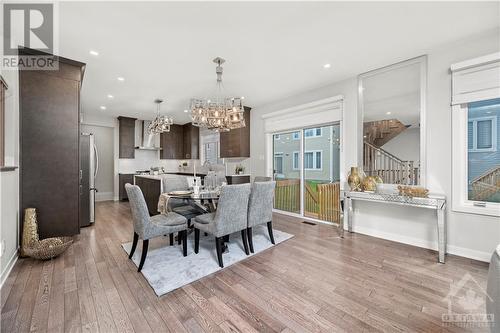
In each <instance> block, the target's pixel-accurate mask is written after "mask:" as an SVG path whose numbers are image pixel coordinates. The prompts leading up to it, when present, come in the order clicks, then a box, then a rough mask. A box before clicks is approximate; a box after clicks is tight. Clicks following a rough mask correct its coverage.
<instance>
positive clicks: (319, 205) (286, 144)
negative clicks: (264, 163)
mask: <svg viewBox="0 0 500 333" xmlns="http://www.w3.org/2000/svg"><path fill="white" fill-rule="evenodd" d="M273 147H274V151H273V153H274V179H275V180H276V194H275V197H276V199H275V206H274V207H275V208H276V209H279V210H283V211H286V212H291V213H295V214H300V215H302V216H305V217H309V218H312V219H318V220H322V221H328V222H339V221H338V219H339V217H340V214H339V213H340V207H339V196H340V184H339V179H340V125H338V124H335V125H327V126H319V127H314V128H304V129H301V130H297V131H293V132H287V133H279V134H275V135H273Z"/></svg>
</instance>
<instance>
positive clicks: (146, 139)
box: [135, 120, 161, 150]
mask: <svg viewBox="0 0 500 333" xmlns="http://www.w3.org/2000/svg"><path fill="white" fill-rule="evenodd" d="M150 123H151V121H149V120H138V121H137V122H136V124H135V127H136V128H135V132H136V135H135V149H140V150H161V148H160V147H156V146H155V145H154V144H155V135H154V134H150V133H149V131H148V126H149V124H150Z"/></svg>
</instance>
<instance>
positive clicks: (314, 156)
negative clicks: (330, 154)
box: [304, 151, 322, 170]
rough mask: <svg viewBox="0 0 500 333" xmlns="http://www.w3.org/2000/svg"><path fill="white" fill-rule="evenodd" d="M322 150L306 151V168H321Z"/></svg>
mask: <svg viewBox="0 0 500 333" xmlns="http://www.w3.org/2000/svg"><path fill="white" fill-rule="evenodd" d="M321 158H322V152H321V151H306V152H305V153H304V169H308V170H321V162H322V161H321Z"/></svg>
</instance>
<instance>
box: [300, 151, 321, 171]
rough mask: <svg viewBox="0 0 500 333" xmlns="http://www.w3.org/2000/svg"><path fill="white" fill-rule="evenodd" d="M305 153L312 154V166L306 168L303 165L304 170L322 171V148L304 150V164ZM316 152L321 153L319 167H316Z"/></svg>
mask: <svg viewBox="0 0 500 333" xmlns="http://www.w3.org/2000/svg"><path fill="white" fill-rule="evenodd" d="M307 153H312V154H313V168H306V167H304V170H309V171H323V150H305V151H304V165H305V158H306V154H307ZM316 153H320V154H321V168H316V165H317V164H316V159H317V158H316V155H317V154H316Z"/></svg>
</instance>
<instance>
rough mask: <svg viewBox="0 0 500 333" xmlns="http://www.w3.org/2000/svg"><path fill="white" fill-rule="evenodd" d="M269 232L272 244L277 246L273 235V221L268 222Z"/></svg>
mask: <svg viewBox="0 0 500 333" xmlns="http://www.w3.org/2000/svg"><path fill="white" fill-rule="evenodd" d="M267 231H268V232H269V238H271V243H273V244H276V243H275V242H274V235H273V221H269V222H267Z"/></svg>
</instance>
